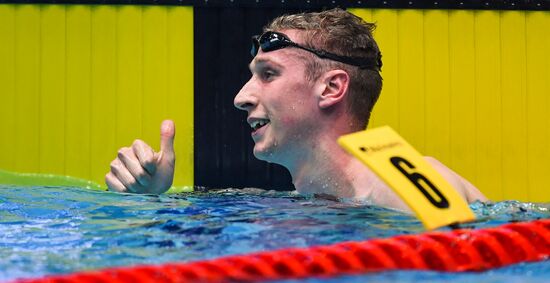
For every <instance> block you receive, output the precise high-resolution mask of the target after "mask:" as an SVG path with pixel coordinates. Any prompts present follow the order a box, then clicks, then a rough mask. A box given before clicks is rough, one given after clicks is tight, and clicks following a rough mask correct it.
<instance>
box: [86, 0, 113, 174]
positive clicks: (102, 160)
mask: <svg viewBox="0 0 550 283" xmlns="http://www.w3.org/2000/svg"><path fill="white" fill-rule="evenodd" d="M91 12H92V15H91V59H90V60H91V62H90V64H91V82H90V94H91V103H90V104H91V110H90V112H91V113H90V156H91V157H90V172H91V177H90V178H91V179H92V180H94V181H96V182H99V183H101V184H103V183H104V181H103V179H104V177H105V174H106V173H107V172H108V171H109V163H110V162H111V161H112V160H113V159H115V158H116V152H115V150H116V149H117V144H116V142H115V135H116V112H117V110H116V109H117V96H116V95H117V91H116V85H117V64H116V58H117V50H116V36H117V8H116V6H103V5H100V6H92V7H91Z"/></svg>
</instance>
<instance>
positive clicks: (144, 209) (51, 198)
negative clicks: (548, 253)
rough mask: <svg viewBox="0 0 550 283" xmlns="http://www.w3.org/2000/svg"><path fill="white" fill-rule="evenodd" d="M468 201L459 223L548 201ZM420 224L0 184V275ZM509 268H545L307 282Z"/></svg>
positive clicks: (260, 202)
mask: <svg viewBox="0 0 550 283" xmlns="http://www.w3.org/2000/svg"><path fill="white" fill-rule="evenodd" d="M472 208H473V209H474V212H475V213H476V215H477V216H478V218H479V219H478V221H477V222H475V223H471V224H468V226H469V227H474V228H481V227H488V226H495V225H500V224H503V223H507V222H511V221H528V220H534V219H540V218H550V212H549V209H550V204H535V203H521V202H514V201H509V202H499V203H494V204H482V203H475V204H473V205H472ZM422 231H423V228H422V226H421V224H420V222H419V221H417V220H416V219H414V218H413V217H412V216H411V215H408V214H404V213H401V212H398V211H393V210H389V209H384V208H380V207H376V206H370V205H367V204H357V203H346V202H335V201H331V200H326V199H314V198H306V197H302V196H298V195H296V194H294V193H288V192H273V191H262V190H257V189H253V190H252V189H250V190H246V191H240V190H232V189H225V190H216V191H211V192H209V193H192V194H183V195H161V196H151V195H128V194H117V193H112V192H100V191H90V190H87V189H81V188H68V187H26V188H24V187H5V186H3V187H2V186H0V280H8V279H14V278H20V277H41V276H44V275H46V274H55V273H68V272H74V271H79V270H87V269H97V268H104V267H110V266H124V265H135V264H160V263H164V262H170V261H190V260H198V259H208V258H215V257H219V256H224V255H231V254H242V253H248V252H254V251H262V250H272V249H278V248H283V247H290V246H293V247H307V246H311V245H321V244H332V243H337V242H340V241H350V240H365V239H369V238H375V237H389V236H393V235H398V234H415V233H419V232H422ZM533 266H535V267H533ZM514 274H516V275H517V274H523V276H525V274H529V276H530V277H529V281H531V282H536V281H537V280H539V279H540V280H541V282H542V280H543V279H545V278H548V276H550V263H549V262H548V261H547V262H543V263H536V264H528V265H526V264H524V265H516V266H513V267H508V268H504V269H500V270H493V271H490V272H485V273H479V274H478V273H474V274H460V275H458V274H441V273H435V272H393V273H380V274H374V275H367V276H365V275H363V276H347V277H342V278H335V279H323V280H320V279H312V280H313V281H312V282H317V281H327V282H331V281H334V282H336V281H337V282H342V281H345V282H364V281H365V280H367V279H368V280H372V281H386V282H390V281H396V280H397V281H403V282H413V281H418V280H424V279H425V280H429V281H434V280H435V281H437V280H440V281H441V282H443V281H445V282H448V281H455V280H456V282H462V281H477V282H480V281H486V282H499V281H501V280H498V278H500V279H504V278H506V279H510V280H512V282H515V281H513V280H514ZM465 276H466V277H465ZM468 276H473V277H468ZM495 279H496V281H494V280H495ZM335 280H336V281H335ZM460 280H461V281H460ZM289 282H291V281H289ZM518 282H519V281H518Z"/></svg>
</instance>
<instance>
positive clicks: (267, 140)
mask: <svg viewBox="0 0 550 283" xmlns="http://www.w3.org/2000/svg"><path fill="white" fill-rule="evenodd" d="M374 28H375V25H374V24H370V23H366V22H365V21H363V20H362V19H361V18H359V17H357V16H355V15H353V14H351V13H349V12H347V11H345V10H341V9H332V10H328V11H324V12H320V13H303V14H295V15H284V16H280V17H278V18H276V19H274V20H273V21H272V22H271V23H269V24H268V25H267V26H266V27H265V28H264V31H263V33H262V34H261V35H259V36H256V37H254V39H253V46H252V55H253V60H252V62H251V63H250V65H249V68H250V71H251V73H252V77H251V78H250V80H249V81H248V82H247V83H246V84H245V85H244V86H243V87H242V89H241V90H240V91H239V93H238V94H237V95H236V96H235V98H234V104H235V107H237V108H238V109H241V110H243V111H246V112H247V113H248V117H247V122H248V124H249V125H250V127H251V138H252V139H253V141H254V143H255V144H254V156H255V157H256V158H258V159H261V160H264V161H268V162H272V163H277V164H281V165H282V166H284V167H286V168H287V169H288V170H289V171H290V174H291V176H292V182H293V183H294V186H295V187H296V190H297V191H298V192H299V193H302V194H319V195H330V196H333V197H337V198H346V199H355V200H364V201H369V202H371V203H373V204H376V205H380V206H384V207H390V208H394V209H400V210H409V209H408V207H407V206H406V205H405V203H404V202H403V201H402V200H401V199H400V198H399V197H398V196H397V194H395V193H394V192H393V190H391V189H390V188H389V187H388V186H387V185H386V184H385V183H384V182H383V181H382V180H381V179H380V178H378V177H377V176H376V175H375V174H374V172H372V171H371V170H370V169H369V168H367V167H366V166H365V165H363V163H361V162H360V161H359V160H358V159H356V158H355V157H353V156H352V155H350V154H348V153H346V152H345V151H344V150H343V149H342V148H341V147H340V146H339V145H338V144H337V142H336V140H337V139H338V137H340V136H342V135H346V134H349V133H353V132H357V131H361V130H364V129H365V128H366V125H367V124H368V121H369V118H370V113H371V111H372V109H373V107H374V104H375V103H376V101H377V99H378V96H379V95H380V91H381V89H382V77H381V75H380V69H381V67H382V61H381V53H380V50H379V49H378V46H377V44H376V42H375V41H374V38H373V36H372V32H373V30H374ZM174 134H175V127H174V124H173V122H171V121H164V122H163V123H162V126H161V150H160V152H158V153H156V152H154V151H153V150H152V149H151V147H149V146H148V145H147V144H145V143H144V142H143V141H139V140H136V141H135V142H134V143H133V144H132V146H131V147H128V148H122V149H121V150H119V152H118V157H117V158H116V159H115V160H114V161H113V162H112V163H111V171H110V172H109V173H107V175H106V179H105V181H106V183H107V186H108V187H109V189H110V190H113V191H118V192H134V193H155V194H158V193H163V192H165V191H166V190H168V189H169V188H170V186H171V185H172V179H173V175H174V165H175V155H174V150H173V139H174ZM426 159H427V161H428V162H429V163H430V164H431V165H432V166H433V167H434V168H435V169H436V170H437V171H438V172H439V173H440V174H441V175H443V177H444V178H445V179H446V180H447V181H448V182H449V183H451V184H452V185H453V186H454V187H455V188H456V189H457V190H458V192H459V194H460V195H461V196H462V197H463V198H464V199H465V200H466V201H468V202H473V201H476V200H479V201H486V200H487V198H486V197H485V196H484V195H483V194H482V193H481V192H480V191H479V190H478V189H477V188H476V187H475V186H473V185H472V184H471V183H469V182H468V181H467V180H465V179H464V178H462V177H461V176H459V175H458V174H457V173H455V172H453V171H452V170H451V169H449V168H447V167H446V166H445V165H443V164H442V163H441V162H439V161H437V160H436V159H434V158H431V157H426Z"/></svg>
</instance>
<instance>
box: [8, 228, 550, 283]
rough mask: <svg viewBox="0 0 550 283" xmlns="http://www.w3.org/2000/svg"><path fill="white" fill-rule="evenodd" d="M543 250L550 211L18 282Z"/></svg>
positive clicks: (322, 271)
mask: <svg viewBox="0 0 550 283" xmlns="http://www.w3.org/2000/svg"><path fill="white" fill-rule="evenodd" d="M549 257H550V219H543V220H536V221H532V222H517V223H509V224H505V225H502V226H499V227H494V228H485V229H478V230H468V229H458V230H453V231H447V232H439V231H435V232H427V233H422V234H416V235H400V236H394V237H391V238H386V239H371V240H367V241H361V242H342V243H338V244H333V245H326V246H316V247H309V248H287V249H281V250H275V251H266V252H258V253H251V254H245V255H235V256H228V257H221V258H218V259H212V260H202V261H195V262H189V263H168V264H164V265H157V266H155V265H142V266H135V267H120V268H108V269H103V270H98V271H84V272H77V273H72V274H68V275H58V276H47V277H44V278H39V279H26V280H25V279H23V280H16V281H15V282H18V283H23V282H25V283H45V282H48V283H72V282H75V283H76V282H78V283H92V282H93V283H107V282H109V283H111V282H159V283H163V282H167V283H168V282H243V281H245V282H246V281H266V280H282V279H300V278H307V277H319V276H322V277H329V276H331V277H333V276H340V275H349V274H366V273H371V272H379V271H388V270H396V269H409V270H434V271H447V272H462V271H483V270H488V269H492V268H497V267H502V266H506V265H510V264H515V263H520V262H532V261H541V260H547V259H548V258H549Z"/></svg>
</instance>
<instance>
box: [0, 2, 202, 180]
mask: <svg viewBox="0 0 550 283" xmlns="http://www.w3.org/2000/svg"><path fill="white" fill-rule="evenodd" d="M170 25H173V26H170ZM192 31H193V8H191V7H167V6H106V5H4V4H2V5H0V41H1V42H2V45H1V46H0V63H1V64H2V68H1V69H0V93H1V94H2V104H0V111H1V112H2V113H1V114H0V115H2V116H0V132H1V133H2V137H4V135H8V136H10V138H2V139H1V142H0V149H1V150H2V151H3V152H5V154H3V157H2V159H1V161H0V168H2V169H7V170H11V171H18V172H46V173H57V174H68V175H72V176H75V177H81V178H85V179H90V180H93V181H95V182H97V183H100V184H103V180H104V176H105V174H106V173H107V172H108V170H109V163H110V162H111V161H112V160H113V159H114V158H115V157H116V151H117V149H118V148H120V147H122V146H129V145H130V144H131V143H132V141H133V140H134V139H136V138H141V139H144V140H147V142H149V143H151V144H152V145H153V146H155V147H156V149H158V144H159V129H160V122H161V121H162V120H163V119H165V118H174V119H175V120H176V122H177V123H178V133H179V134H180V135H182V136H181V138H180V139H177V140H176V150H177V154H178V169H185V172H183V173H181V174H180V173H177V174H176V182H175V185H179V186H182V185H187V186H190V185H193V134H192V133H193V125H194V124H193V32H192ZM144 119H146V120H147V121H144ZM16 155H17V156H16ZM182 157H183V158H182Z"/></svg>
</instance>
